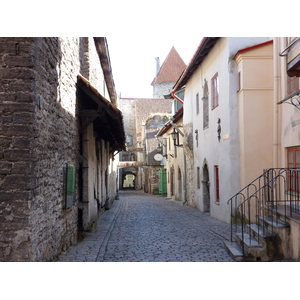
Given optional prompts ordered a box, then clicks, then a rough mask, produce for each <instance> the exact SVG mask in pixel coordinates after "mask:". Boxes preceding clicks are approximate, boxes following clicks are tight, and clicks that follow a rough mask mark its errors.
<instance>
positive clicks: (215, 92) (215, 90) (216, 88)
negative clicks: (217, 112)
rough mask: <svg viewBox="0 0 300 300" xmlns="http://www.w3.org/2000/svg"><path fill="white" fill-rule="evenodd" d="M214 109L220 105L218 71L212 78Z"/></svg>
mask: <svg viewBox="0 0 300 300" xmlns="http://www.w3.org/2000/svg"><path fill="white" fill-rule="evenodd" d="M211 90H212V103H211V104H212V109H214V108H215V107H217V106H218V105H219V76H218V73H217V74H216V75H215V76H214V77H213V78H212V80H211Z"/></svg>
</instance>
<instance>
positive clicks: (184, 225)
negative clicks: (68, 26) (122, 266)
mask: <svg viewBox="0 0 300 300" xmlns="http://www.w3.org/2000/svg"><path fill="white" fill-rule="evenodd" d="M229 234H230V225H229V224H226V223H224V222H221V221H218V220H216V219H214V218H211V217H210V216H208V215H206V214H203V213H201V212H199V211H197V210H196V209H193V208H192V207H189V206H185V205H182V204H181V203H180V202H176V201H173V200H171V199H169V198H164V197H161V196H159V195H157V196H155V195H149V194H146V193H143V192H140V191H133V190H122V191H120V193H119V200H115V201H114V204H113V206H112V208H111V209H110V210H107V211H105V212H104V213H103V214H102V215H101V216H100V218H99V219H98V229H97V231H96V232H85V233H84V238H83V240H81V241H78V243H77V245H75V246H72V247H70V248H69V249H68V250H67V252H65V253H62V254H61V255H60V257H59V260H58V261H59V262H231V261H233V259H232V258H231V257H230V256H229V254H228V253H227V252H226V250H225V248H224V246H223V240H225V239H227V240H228V239H229Z"/></svg>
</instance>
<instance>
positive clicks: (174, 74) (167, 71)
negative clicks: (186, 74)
mask: <svg viewBox="0 0 300 300" xmlns="http://www.w3.org/2000/svg"><path fill="white" fill-rule="evenodd" d="M185 68H186V64H185V63H184V61H183V60H182V58H181V57H180V56H179V54H178V52H177V51H176V49H175V48H174V47H172V49H171V51H170V52H169V54H168V56H167V57H166V59H165V61H164V63H163V64H162V66H161V68H160V70H159V72H158V74H157V76H156V78H154V80H153V81H152V85H154V84H155V83H160V82H176V81H177V80H178V78H179V76H180V75H181V74H182V72H183V71H184V70H185Z"/></svg>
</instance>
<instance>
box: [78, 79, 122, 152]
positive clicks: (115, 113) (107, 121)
mask: <svg viewBox="0 0 300 300" xmlns="http://www.w3.org/2000/svg"><path fill="white" fill-rule="evenodd" d="M77 88H78V96H79V101H80V104H79V106H80V110H79V116H80V118H82V120H83V121H82V124H81V128H80V131H81V132H82V131H84V130H85V129H86V128H87V127H88V126H89V125H90V124H91V123H93V125H94V131H95V135H96V138H100V139H103V140H105V141H109V142H110V147H111V152H114V151H122V150H126V146H125V133H124V126H123V117H122V113H121V111H120V110H119V109H118V108H117V107H115V106H114V105H113V104H112V103H111V102H110V101H108V100H107V99H106V98H105V97H104V96H102V95H101V94H100V93H99V92H98V90H97V89H96V88H94V87H93V86H92V85H91V84H90V82H89V81H88V80H87V79H86V78H84V77H83V76H81V75H78V76H77Z"/></svg>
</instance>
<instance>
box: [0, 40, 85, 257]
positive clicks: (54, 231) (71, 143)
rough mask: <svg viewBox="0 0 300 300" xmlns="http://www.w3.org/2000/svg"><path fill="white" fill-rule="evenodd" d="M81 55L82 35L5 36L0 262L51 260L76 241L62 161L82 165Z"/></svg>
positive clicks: (0, 77) (0, 91) (1, 49)
mask: <svg viewBox="0 0 300 300" xmlns="http://www.w3.org/2000/svg"><path fill="white" fill-rule="evenodd" d="M79 55H80V49H79V40H78V38H70V39H60V38H1V42H0V100H1V102H0V107H1V118H0V122H1V123H0V130H1V131H0V143H1V150H0V192H1V200H0V221H1V222H0V224H1V225H0V229H1V235H0V239H1V240H0V253H1V260H2V261H48V260H52V259H54V258H55V257H56V256H57V255H58V254H59V253H60V252H61V250H65V249H66V248H67V247H68V246H69V245H70V244H72V243H74V242H76V240H77V205H74V206H72V207H71V208H69V209H64V208H63V167H64V166H65V164H66V163H74V164H75V165H76V166H78V145H79V139H78V126H77V121H76V120H77V119H76V75H77V74H78V73H79V70H80V59H79ZM77 194H78V193H77Z"/></svg>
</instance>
